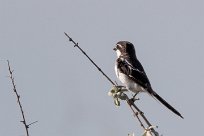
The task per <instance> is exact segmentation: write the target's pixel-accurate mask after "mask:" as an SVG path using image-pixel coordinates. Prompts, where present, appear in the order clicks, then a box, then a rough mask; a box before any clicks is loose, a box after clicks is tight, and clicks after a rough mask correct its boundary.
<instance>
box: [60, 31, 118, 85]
mask: <svg viewBox="0 0 204 136" xmlns="http://www.w3.org/2000/svg"><path fill="white" fill-rule="evenodd" d="M64 34H65V35H66V36H67V37H68V38H69V41H70V42H72V43H73V44H74V47H77V48H79V50H80V51H81V52H82V53H83V54H84V55H85V56H86V57H87V58H88V59H89V60H90V61H91V63H92V64H93V65H94V66H95V67H96V68H97V69H98V70H99V71H100V72H101V73H102V74H103V75H104V76H105V77H106V78H107V79H108V80H109V81H110V82H111V84H112V85H115V83H114V82H113V81H112V80H111V79H110V78H109V77H108V76H107V75H106V74H105V73H104V72H103V71H102V70H101V68H100V67H99V66H98V65H96V63H95V62H94V61H93V60H92V59H91V58H90V57H89V56H88V55H87V54H86V52H85V51H84V50H83V49H82V48H81V47H79V45H78V43H76V42H75V41H74V40H73V39H72V38H71V37H69V35H68V34H67V33H65V32H64Z"/></svg>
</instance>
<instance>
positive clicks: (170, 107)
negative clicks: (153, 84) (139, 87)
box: [151, 89, 183, 118]
mask: <svg viewBox="0 0 204 136" xmlns="http://www.w3.org/2000/svg"><path fill="white" fill-rule="evenodd" d="M151 95H152V96H153V97H154V98H156V99H157V100H159V101H160V102H161V103H162V104H163V105H164V106H166V107H167V108H168V109H169V110H171V111H172V112H173V113H175V114H176V115H178V116H180V117H181V118H183V116H182V115H181V114H180V113H179V112H178V111H177V110H176V109H175V108H174V107H172V106H171V105H170V104H168V103H167V102H166V101H165V100H164V99H163V98H162V97H161V96H159V95H158V94H157V93H156V92H155V91H153V90H152V89H151Z"/></svg>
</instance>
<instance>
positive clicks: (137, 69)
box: [117, 57, 151, 88]
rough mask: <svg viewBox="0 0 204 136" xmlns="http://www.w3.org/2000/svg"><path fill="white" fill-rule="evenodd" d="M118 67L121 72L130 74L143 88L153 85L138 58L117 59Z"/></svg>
mask: <svg viewBox="0 0 204 136" xmlns="http://www.w3.org/2000/svg"><path fill="white" fill-rule="evenodd" d="M117 67H118V69H119V71H120V72H121V73H123V74H125V75H127V76H129V77H130V78H131V79H132V80H133V81H135V82H136V83H137V84H139V85H141V86H142V87H143V88H148V87H151V85H150V82H149V79H148V78H147V75H146V73H145V71H144V69H143V67H142V65H141V64H140V62H139V61H138V60H135V61H134V62H131V61H130V60H128V59H126V58H122V57H121V58H118V59H117Z"/></svg>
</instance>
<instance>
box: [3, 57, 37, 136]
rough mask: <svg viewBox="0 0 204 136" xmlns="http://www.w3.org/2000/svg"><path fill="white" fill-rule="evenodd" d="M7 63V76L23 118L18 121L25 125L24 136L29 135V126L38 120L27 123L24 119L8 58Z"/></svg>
mask: <svg viewBox="0 0 204 136" xmlns="http://www.w3.org/2000/svg"><path fill="white" fill-rule="evenodd" d="M7 63H8V70H9V74H10V75H9V78H10V79H11V82H12V85H13V91H14V93H15V94H16V98H17V103H18V105H19V107H20V110H21V115H22V118H23V120H22V121H20V122H22V123H23V125H24V126H25V130H26V136H29V132H28V128H29V126H30V125H32V124H34V123H36V122H38V121H35V122H32V123H30V124H27V122H26V119H25V114H24V111H23V106H22V104H21V101H20V95H19V94H18V92H17V89H16V85H15V81H14V77H13V70H11V67H10V64H9V61H8V60H7Z"/></svg>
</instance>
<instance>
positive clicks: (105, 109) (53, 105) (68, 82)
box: [0, 0, 204, 136]
mask: <svg viewBox="0 0 204 136" xmlns="http://www.w3.org/2000/svg"><path fill="white" fill-rule="evenodd" d="M203 24H204V1H203V0H171V1H166V0H154V1H152V0H134V1H133V0H128V1H127V0H126V1H125V0H117V1H116V0H87V1H85V0H58V1H57V0H55V1H54V0H35V1H34V0H33V1H29V0H18V1H15V0H0V92H1V93H0V108H1V112H0V135H1V136H23V135H25V132H24V127H23V125H22V124H21V123H20V120H21V114H20V110H19V107H18V105H17V103H16V96H15V95H14V93H13V92H12V85H11V81H10V79H9V78H8V77H7V76H8V68H7V63H6V60H7V59H9V60H10V64H11V66H12V68H13V69H14V76H15V81H16V85H17V90H18V91H19V93H20V95H21V101H22V103H23V107H24V110H25V114H26V118H27V120H28V122H29V123H30V122H33V121H36V120H38V123H36V124H34V125H32V126H31V127H30V129H29V131H30V135H31V136H81V135H86V136H105V135H106V136H127V134H128V133H132V132H135V134H136V136H140V135H141V134H142V132H143V130H142V129H141V127H140V126H139V123H138V121H137V120H135V118H134V117H133V116H132V112H131V111H130V109H129V108H128V106H127V105H126V103H122V105H121V107H119V108H116V107H115V106H114V104H113V100H112V98H111V97H109V96H108V95H107V92H108V91H109V90H110V88H111V84H110V83H109V82H108V81H107V80H106V79H105V78H104V77H103V76H102V74H101V73H99V72H98V71H97V70H96V68H95V67H94V66H93V65H92V64H91V63H90V62H89V61H88V60H87V58H85V57H84V56H83V54H82V53H81V52H80V51H79V50H78V49H77V48H74V47H73V44H72V43H70V42H69V41H68V39H67V38H66V37H65V35H64V32H67V33H68V34H69V35H70V36H71V37H72V38H73V39H74V40H76V42H79V45H80V46H81V47H82V48H83V49H84V50H85V51H86V52H87V53H88V54H89V55H90V57H91V58H92V59H93V60H94V61H95V62H96V63H97V64H98V65H99V66H100V67H101V68H102V69H103V70H104V72H105V73H106V74H107V75H109V76H110V77H111V79H112V80H117V79H116V76H115V73H114V61H115V59H116V54H115V52H114V51H113V50H112V49H113V47H114V46H115V44H116V43H117V42H118V41H120V40H128V41H130V42H132V43H133V44H134V45H135V48H136V51H137V56H138V58H139V60H140V61H141V62H142V64H143V66H144V68H145V70H146V73H147V75H148V77H149V79H150V81H151V83H152V86H153V88H154V89H155V90H156V91H157V93H158V94H160V95H161V96H162V97H163V98H165V99H166V100H167V101H168V102H169V103H170V104H171V105H173V106H174V107H175V108H176V109H178V111H180V112H181V113H182V115H183V116H184V120H183V119H180V118H179V117H177V116H176V115H174V114H173V113H172V112H170V111H169V110H168V109H166V108H165V107H164V106H163V105H161V104H160V103H158V102H157V101H155V100H154V99H153V98H151V97H149V96H148V95H147V94H140V95H139V97H140V99H141V100H140V101H138V102H137V104H138V106H139V107H140V108H141V109H142V110H143V111H144V113H145V115H146V116H147V117H148V119H149V120H150V122H151V123H152V124H153V125H158V126H159V128H158V129H157V130H158V131H159V132H160V134H163V135H164V136H180V135H186V136H191V135H199V134H200V133H201V132H202V130H203V129H204V125H203V121H204V117H203V115H204V108H203V107H204V106H203V104H204V100H203V96H204V79H203V78H204V61H203V59H204V26H203Z"/></svg>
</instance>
